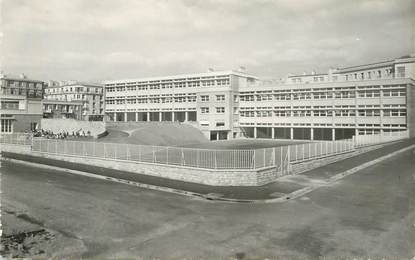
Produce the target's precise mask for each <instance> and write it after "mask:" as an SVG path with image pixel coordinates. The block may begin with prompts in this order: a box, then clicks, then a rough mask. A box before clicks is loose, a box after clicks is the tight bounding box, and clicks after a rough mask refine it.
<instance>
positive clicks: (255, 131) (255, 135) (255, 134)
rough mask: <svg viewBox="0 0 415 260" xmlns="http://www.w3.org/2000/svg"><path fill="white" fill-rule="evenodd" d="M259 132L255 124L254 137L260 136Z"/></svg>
mask: <svg viewBox="0 0 415 260" xmlns="http://www.w3.org/2000/svg"><path fill="white" fill-rule="evenodd" d="M257 135H258V133H257V128H256V126H254V138H257V137H258V136H257Z"/></svg>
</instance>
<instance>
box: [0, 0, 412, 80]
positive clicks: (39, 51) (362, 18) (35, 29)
mask: <svg viewBox="0 0 415 260" xmlns="http://www.w3.org/2000/svg"><path fill="white" fill-rule="evenodd" d="M0 8H1V15H0V21H1V26H0V30H1V32H0V48H1V52H0V54H1V58H0V68H1V70H2V71H3V72H4V73H6V74H20V73H25V74H26V75H27V76H28V77H30V78H35V79H42V80H48V79H53V80H70V79H74V80H81V81H94V82H100V81H103V80H109V79H123V78H140V77H151V76H167V75H174V74H186V73H198V72H205V71H207V70H208V68H213V69H215V70H229V69H237V68H238V67H239V66H244V67H246V69H247V72H248V73H251V74H254V75H257V76H259V77H261V78H280V77H284V76H286V75H287V74H288V73H294V74H298V73H302V72H303V71H307V72H310V71H311V70H314V71H317V72H326V71H327V69H328V68H330V67H334V68H336V67H346V66H352V65H358V64H365V63H372V62H377V61H382V60H388V59H393V58H396V57H400V56H403V55H407V54H413V53H414V52H415V51H414V45H415V36H414V30H415V18H414V17H415V15H414V14H415V1H412V0H385V1H383V0H347V1H346V0H318V1H315V0H301V1H300V0H70V1H69V0H1V7H0Z"/></svg>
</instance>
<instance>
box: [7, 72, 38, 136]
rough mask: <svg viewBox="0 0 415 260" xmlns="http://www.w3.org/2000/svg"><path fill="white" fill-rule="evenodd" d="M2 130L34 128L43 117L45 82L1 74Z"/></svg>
mask: <svg viewBox="0 0 415 260" xmlns="http://www.w3.org/2000/svg"><path fill="white" fill-rule="evenodd" d="M0 84H1V91H0V101H1V109H0V118H1V120H0V132H1V133H13V132H24V131H28V130H34V129H36V128H37V127H38V126H39V125H40V121H41V119H42V98H43V90H44V85H45V83H44V82H43V81H40V80H33V79H28V78H27V77H26V76H25V75H24V74H22V75H20V76H16V77H14V76H9V75H4V74H1V75H0Z"/></svg>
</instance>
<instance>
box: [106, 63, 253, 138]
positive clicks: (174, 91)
mask: <svg viewBox="0 0 415 260" xmlns="http://www.w3.org/2000/svg"><path fill="white" fill-rule="evenodd" d="M255 80H257V78H256V77H254V76H251V75H248V74H246V73H244V72H243V71H209V72H207V73H199V74H187V75H175V76H170V77H156V78H143V79H131V80H114V81H107V82H105V83H104V85H105V102H106V104H105V112H106V114H107V116H108V119H109V120H111V121H122V122H127V121H178V122H193V123H194V124H195V125H196V126H197V127H199V128H200V129H201V130H202V132H203V133H204V134H205V135H206V136H207V137H208V138H211V139H212V140H218V139H228V138H232V137H233V135H235V137H236V136H237V135H238V133H239V131H240V128H239V127H238V126H237V125H236V124H234V122H237V120H238V114H237V113H238V111H237V110H235V107H236V106H237V104H238V100H236V99H234V97H235V96H238V90H239V88H241V87H243V86H246V85H248V84H249V83H250V82H253V81H255Z"/></svg>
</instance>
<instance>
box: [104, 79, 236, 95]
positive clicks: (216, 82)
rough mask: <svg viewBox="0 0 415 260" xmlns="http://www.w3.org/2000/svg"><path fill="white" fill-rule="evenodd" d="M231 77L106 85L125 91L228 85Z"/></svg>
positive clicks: (113, 90)
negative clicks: (132, 84)
mask: <svg viewBox="0 0 415 260" xmlns="http://www.w3.org/2000/svg"><path fill="white" fill-rule="evenodd" d="M229 83H230V82H229V79H216V80H214V79H213V80H204V81H190V82H174V83H157V84H146V85H136V86H127V87H125V86H118V87H115V86H114V87H108V86H107V87H106V90H107V92H123V91H136V90H150V89H168V88H186V87H200V86H202V87H209V86H226V85H229Z"/></svg>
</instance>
